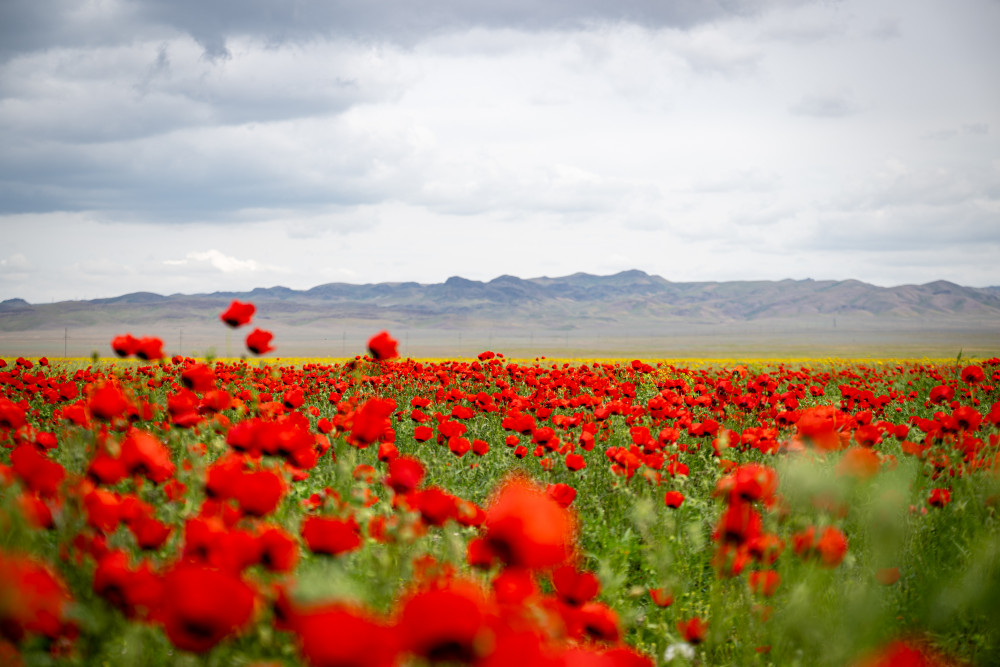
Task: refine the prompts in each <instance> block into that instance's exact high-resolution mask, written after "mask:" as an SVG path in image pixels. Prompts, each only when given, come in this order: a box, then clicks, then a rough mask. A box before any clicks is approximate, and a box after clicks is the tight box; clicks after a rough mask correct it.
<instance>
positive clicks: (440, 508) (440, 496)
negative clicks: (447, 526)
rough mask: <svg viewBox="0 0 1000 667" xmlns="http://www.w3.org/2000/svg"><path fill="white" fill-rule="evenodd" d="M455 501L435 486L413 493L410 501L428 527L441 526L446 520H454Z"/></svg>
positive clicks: (453, 497)
mask: <svg viewBox="0 0 1000 667" xmlns="http://www.w3.org/2000/svg"><path fill="white" fill-rule="evenodd" d="M455 501H456V499H455V496H453V495H451V494H449V493H447V492H445V491H442V490H441V489H439V488H438V487H436V486H431V487H428V488H426V489H424V490H423V491H419V492H417V493H415V494H414V495H413V499H412V502H413V507H414V509H416V510H417V511H418V512H420V517H421V518H422V519H423V520H424V523H426V524H428V525H430V526H442V525H444V523H445V522H446V521H447V520H448V519H452V518H454V517H455V513H456V511H457V505H456V502H455Z"/></svg>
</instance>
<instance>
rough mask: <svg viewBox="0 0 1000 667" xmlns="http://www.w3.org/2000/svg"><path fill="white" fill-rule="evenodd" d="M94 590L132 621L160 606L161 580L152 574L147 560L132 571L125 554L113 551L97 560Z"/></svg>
mask: <svg viewBox="0 0 1000 667" xmlns="http://www.w3.org/2000/svg"><path fill="white" fill-rule="evenodd" d="M93 589H94V592H95V593H97V594H98V595H100V596H101V597H102V598H104V599H106V600H107V601H108V602H110V603H111V604H113V605H114V606H116V607H118V609H120V610H121V611H122V613H123V614H125V615H126V616H127V617H128V618H135V617H136V616H145V615H146V614H147V613H148V612H150V611H152V610H153V609H155V608H156V607H157V606H158V605H159V602H160V597H161V596H162V595H163V579H162V577H160V576H159V575H158V574H156V573H155V572H154V571H153V568H152V566H151V565H150V564H149V562H148V561H143V562H142V563H141V564H140V565H139V566H138V567H136V568H132V567H130V566H129V562H128V554H126V553H125V552H124V551H117V550H116V551H110V552H108V553H106V554H105V555H103V556H101V557H100V559H99V560H98V562H97V569H96V570H94V583H93Z"/></svg>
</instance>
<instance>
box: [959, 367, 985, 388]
mask: <svg viewBox="0 0 1000 667" xmlns="http://www.w3.org/2000/svg"><path fill="white" fill-rule="evenodd" d="M961 378H962V382H964V383H966V384H978V383H979V382H982V381H983V380H985V379H986V373H984V372H983V369H982V366H966V367H965V368H963V369H962V373H961Z"/></svg>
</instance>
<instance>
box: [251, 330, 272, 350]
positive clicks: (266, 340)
mask: <svg viewBox="0 0 1000 667" xmlns="http://www.w3.org/2000/svg"><path fill="white" fill-rule="evenodd" d="M273 338H274V334H272V333H271V332H270V331H264V330H263V329H254V330H253V331H251V332H250V335H249V336H247V349H248V350H250V351H251V352H253V353H254V354H266V353H267V352H270V351H271V350H273V349H274V347H273V346H272V345H271V340H272V339H273Z"/></svg>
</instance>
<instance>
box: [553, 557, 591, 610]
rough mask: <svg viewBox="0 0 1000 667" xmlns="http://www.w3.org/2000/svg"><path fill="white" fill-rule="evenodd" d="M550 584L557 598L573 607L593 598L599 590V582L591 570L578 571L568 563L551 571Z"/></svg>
mask: <svg viewBox="0 0 1000 667" xmlns="http://www.w3.org/2000/svg"><path fill="white" fill-rule="evenodd" d="M552 585H553V586H554V587H555V589H556V595H558V596H559V599H560V600H562V601H563V602H565V603H566V604H568V605H571V606H574V607H579V606H580V605H582V604H583V603H584V602H589V601H590V600H593V599H594V598H595V597H597V594H598V593H600V592H601V582H600V580H599V579H598V578H597V576H596V575H595V574H594V573H593V572H579V571H577V569H576V567H574V566H573V565H570V564H566V565H561V566H559V567H557V568H556V569H555V570H553V571H552Z"/></svg>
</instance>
